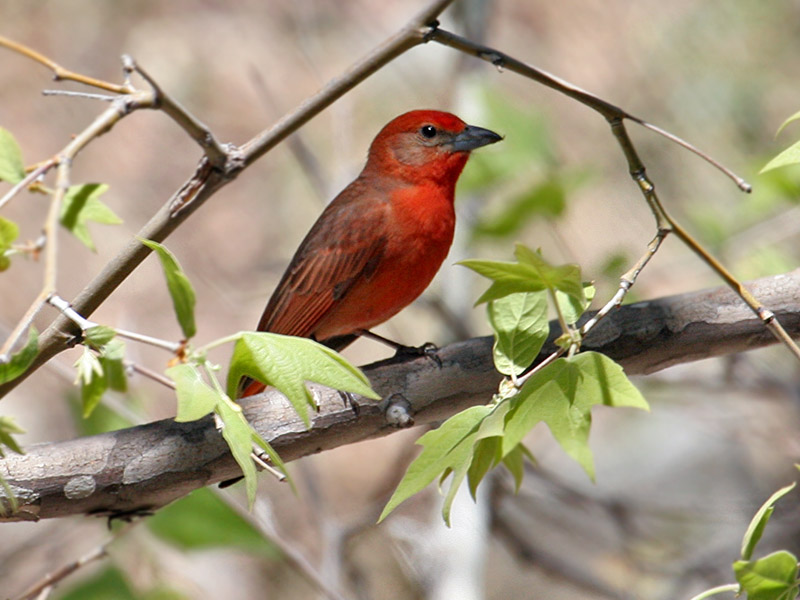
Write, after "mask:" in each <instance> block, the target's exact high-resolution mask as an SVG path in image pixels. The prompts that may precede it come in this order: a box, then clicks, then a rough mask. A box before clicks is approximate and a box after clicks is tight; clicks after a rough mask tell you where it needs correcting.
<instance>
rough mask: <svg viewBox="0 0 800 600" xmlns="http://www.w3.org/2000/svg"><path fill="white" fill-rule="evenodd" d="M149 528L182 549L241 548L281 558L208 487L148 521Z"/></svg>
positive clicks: (271, 545) (243, 519)
mask: <svg viewBox="0 0 800 600" xmlns="http://www.w3.org/2000/svg"><path fill="white" fill-rule="evenodd" d="M198 523H202V524H203V525H202V527H198ZM147 527H148V528H149V529H150V531H152V532H153V533H155V534H156V535H157V536H158V537H160V538H161V539H162V540H165V541H166V542H169V543H170V544H173V545H174V546H177V547H178V548H180V549H182V550H203V549H208V548H238V549H241V550H244V551H246V552H247V553H249V554H254V555H257V556H263V557H267V558H277V557H278V556H279V555H280V552H279V551H278V550H277V548H276V547H275V545H274V544H272V542H270V541H269V539H267V538H266V537H264V535H262V533H261V532H260V531H259V530H258V529H256V528H255V527H253V525H251V524H250V522H249V521H248V520H247V519H245V518H243V517H242V516H241V515H240V514H239V513H237V512H236V511H235V510H233V509H232V508H231V507H230V506H229V505H228V504H227V503H226V502H224V501H223V500H222V499H221V498H220V497H219V496H218V495H217V494H215V493H214V492H212V491H211V490H209V489H207V488H205V489H199V490H195V491H193V492H192V493H191V494H189V495H188V496H186V497H184V498H181V499H180V500H178V501H176V502H173V503H172V504H170V505H168V506H166V507H164V508H162V509H161V510H159V511H158V512H157V513H156V514H155V515H153V516H152V517H150V518H149V519H147Z"/></svg>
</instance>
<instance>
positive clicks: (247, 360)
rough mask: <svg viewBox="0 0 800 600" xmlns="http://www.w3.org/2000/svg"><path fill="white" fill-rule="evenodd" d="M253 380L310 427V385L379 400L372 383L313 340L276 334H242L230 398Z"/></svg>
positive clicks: (235, 355)
mask: <svg viewBox="0 0 800 600" xmlns="http://www.w3.org/2000/svg"><path fill="white" fill-rule="evenodd" d="M244 376H248V377H252V378H253V379H257V380H258V381H261V382H262V383H264V384H266V385H269V386H273V387H275V388H277V389H278V391H280V392H281V393H282V394H283V395H285V396H286V397H287V398H288V399H289V402H291V404H292V406H293V407H294V409H295V410H296V411H297V414H298V415H300V417H301V418H302V419H303V421H304V422H305V424H306V425H307V426H308V425H310V421H309V418H308V408H307V407H308V405H312V406H313V405H314V398H313V396H312V395H311V392H310V391H309V390H308V388H307V387H306V385H305V384H306V382H309V381H311V382H314V383H318V384H320V385H324V386H327V387H329V388H333V389H335V390H341V391H343V392H351V393H353V394H359V395H361V396H365V397H367V398H379V396H378V395H377V394H376V393H375V392H374V391H372V389H371V388H370V387H369V381H368V380H367V378H366V377H365V376H364V374H363V373H362V372H361V371H359V370H358V369H357V368H356V367H354V366H352V365H351V364H350V363H348V362H347V361H346V360H345V359H344V358H342V357H341V356H340V355H339V354H337V353H336V352H334V351H333V350H331V349H330V348H327V347H325V346H323V345H322V344H318V343H317V342H315V341H313V340H309V339H306V338H298V337H292V336H286V335H279V334H276V333H265V332H240V333H239V334H238V335H237V340H236V344H235V346H234V348H233V356H232V357H231V365H230V369H229V370H228V381H227V390H228V395H229V396H231V397H234V396H235V395H236V388H237V386H238V384H239V380H240V379H241V378H242V377H244Z"/></svg>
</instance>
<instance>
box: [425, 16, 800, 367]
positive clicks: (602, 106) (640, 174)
mask: <svg viewBox="0 0 800 600" xmlns="http://www.w3.org/2000/svg"><path fill="white" fill-rule="evenodd" d="M428 39H429V40H431V41H435V42H438V43H440V44H442V45H445V46H449V47H451V48H454V49H456V50H458V51H460V52H464V53H467V54H470V55H472V56H476V57H478V58H480V59H482V60H485V61H487V62H490V63H492V64H493V65H495V66H496V67H498V68H501V69H508V70H509V71H513V72H515V73H518V74H519V75H522V76H523V77H527V78H529V79H533V80H534V81H537V82H539V83H541V84H543V85H546V86H548V87H550V88H553V89H555V90H557V91H559V92H561V93H563V94H565V95H567V96H569V97H570V98H573V99H575V100H577V101H578V102H581V103H582V104H585V105H586V106H588V107H590V108H592V109H594V110H595V111H597V112H599V113H600V114H601V115H603V117H605V119H606V120H607V121H608V123H609V125H610V126H611V130H612V133H613V134H614V137H615V139H616V140H617V142H618V143H619V145H620V148H621V149H622V151H623V154H624V155H625V158H626V159H627V161H628V167H629V171H630V174H631V176H632V177H633V179H634V181H636V183H637V184H638V185H639V188H640V190H641V191H642V194H643V195H644V198H645V200H646V202H647V203H648V205H649V206H650V209H651V211H652V212H653V215H654V217H655V219H656V227H657V230H658V231H659V235H661V234H660V232H661V231H663V230H667V231H674V232H675V234H676V235H677V236H678V238H679V239H680V240H681V241H682V242H683V243H684V244H686V245H687V246H689V248H690V249H691V250H692V251H693V252H694V253H695V254H697V255H698V256H699V257H700V258H701V259H702V260H703V261H704V262H705V263H706V264H708V265H709V266H710V267H711V268H712V269H713V270H714V271H715V272H716V273H717V274H718V275H719V276H720V277H721V278H722V279H723V281H725V282H726V283H727V284H728V285H729V286H730V287H731V289H733V290H734V291H735V292H736V293H737V294H738V295H739V297H740V298H741V299H742V300H743V301H744V302H745V303H746V304H747V305H748V306H749V307H750V309H751V310H752V311H753V312H754V313H755V314H756V315H757V316H758V318H759V319H761V321H762V322H763V323H764V326H765V327H767V328H768V329H769V330H770V331H771V332H772V333H773V335H775V337H776V338H777V339H778V340H780V341H781V342H782V343H783V344H784V345H785V346H786V347H787V348H788V349H789V350H790V351H791V352H792V354H794V355H795V357H797V359H798V360H800V347H798V345H797V344H796V343H795V342H794V341H793V340H792V338H791V336H789V335H788V333H786V330H785V329H784V328H783V326H782V325H781V324H780V323H779V322H778V320H777V319H776V318H775V315H774V313H772V311H770V310H768V309H767V308H765V307H764V306H763V305H762V304H761V303H760V302H759V301H758V300H757V299H756V298H755V297H754V296H753V295H752V294H750V292H748V291H747V289H745V287H744V286H743V285H742V284H741V282H740V281H738V280H737V279H736V278H735V277H733V275H732V274H731V273H730V272H729V271H728V270H727V269H726V268H725V267H724V266H723V265H722V264H721V263H720V262H719V261H717V260H716V259H715V258H714V257H713V256H711V254H709V253H708V252H707V251H706V250H705V249H704V248H703V247H702V246H701V245H700V244H699V243H698V242H697V241H696V240H695V239H694V238H692V237H691V236H690V235H689V234H688V232H686V230H685V229H683V227H681V226H680V225H679V224H678V223H677V221H675V219H673V218H672V217H670V216H669V215H668V213H667V212H666V210H665V209H664V207H663V205H662V204H661V202H660V201H659V199H658V197H657V195H656V193H655V186H654V185H653V183H652V181H650V179H648V177H647V175H646V173H645V167H644V164H643V163H642V161H641V159H640V158H639V156H638V154H637V152H636V148H635V146H634V145H633V142H632V141H631V140H630V137H629V136H628V133H627V130H626V129H625V124H624V119H630V120H631V121H633V122H635V123H637V124H638V125H641V126H643V127H646V128H647V129H650V130H651V131H654V132H656V133H658V134H659V135H663V136H664V137H666V138H667V139H669V140H671V141H673V142H675V143H677V144H679V145H680V146H681V147H683V148H686V149H688V150H690V151H692V152H694V153H695V154H696V155H697V156H699V157H701V158H702V159H703V160H705V161H707V162H708V163H709V164H711V165H713V166H714V167H715V168H717V169H719V170H720V171H721V172H722V173H724V174H725V175H726V176H727V177H730V178H731V179H732V180H733V181H734V182H735V183H736V185H737V186H738V187H739V188H740V189H741V190H743V191H745V192H749V191H750V189H751V186H750V184H748V183H747V182H746V181H744V179H742V178H741V177H739V176H737V175H736V174H735V173H733V172H732V171H731V170H730V169H727V168H725V167H723V166H722V165H721V164H720V163H719V162H718V161H716V160H714V159H712V158H711V157H710V156H708V155H707V154H705V153H703V152H701V151H700V150H698V149H697V148H695V147H694V146H692V145H691V144H689V143H688V142H686V141H684V140H682V139H681V138H679V137H677V136H675V135H673V134H671V133H668V132H666V131H664V130H662V129H660V128H659V127H656V126H655V125H652V124H650V123H647V122H646V121H644V120H643V119H640V118H638V117H635V116H633V115H631V114H630V113H628V112H627V111H625V110H623V109H621V108H619V107H618V106H615V105H613V104H611V103H610V102H607V101H606V100H603V99H601V98H598V97H597V96H595V95H593V94H590V93H589V92H587V91H586V90H582V89H581V88H579V87H577V86H574V85H572V84H571V83H569V82H567V81H564V80H563V79H560V78H558V77H556V76H554V75H551V74H550V73H547V72H546V71H543V70H541V69H537V68H535V67H533V66H531V65H528V64H526V63H524V62H522V61H520V60H517V59H516V58H513V57H512V56H509V55H507V54H505V53H503V52H500V51H499V50H495V49H494V48H490V47H488V46H484V45H481V44H476V43H475V42H472V41H470V40H467V39H465V38H462V37H460V36H457V35H455V34H453V33H450V32H448V31H445V30H443V29H439V28H436V29H435V30H434V31H433V32H431V33H430V35H429V36H428ZM664 235H666V234H664ZM659 243H660V242H659ZM648 260H649V258H648ZM646 262H647V261H645V263H646ZM625 293H626V291H622V292H621V296H622V297H624V295H625ZM618 294H620V292H618ZM619 301H620V302H621V298H620V299H619Z"/></svg>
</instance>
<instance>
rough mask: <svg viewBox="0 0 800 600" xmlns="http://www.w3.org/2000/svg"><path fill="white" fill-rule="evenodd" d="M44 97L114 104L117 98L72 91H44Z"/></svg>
mask: <svg viewBox="0 0 800 600" xmlns="http://www.w3.org/2000/svg"><path fill="white" fill-rule="evenodd" d="M42 96H67V97H68V98H83V99H84V100H100V101H101V102H112V101H113V100H114V99H115V98H116V96H108V95H106V94H90V93H89V92H75V91H72V90H42Z"/></svg>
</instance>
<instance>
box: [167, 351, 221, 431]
mask: <svg viewBox="0 0 800 600" xmlns="http://www.w3.org/2000/svg"><path fill="white" fill-rule="evenodd" d="M166 373H167V377H169V378H170V379H172V381H174V382H175V394H176V395H177V396H178V414H177V415H176V417H175V420H176V421H178V422H180V423H182V422H187V421H196V420H198V419H201V418H203V417H205V416H206V415H207V414H209V413H211V412H213V411H214V409H215V408H216V406H217V403H218V402H221V401H223V397H222V395H221V394H220V393H219V392H218V391H217V390H215V389H214V388H213V387H211V386H210V385H208V384H207V383H206V382H205V381H203V378H202V377H201V376H200V372H199V371H198V369H197V365H195V364H190V363H184V364H180V365H176V366H174V367H170V368H169V369H167V371H166Z"/></svg>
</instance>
